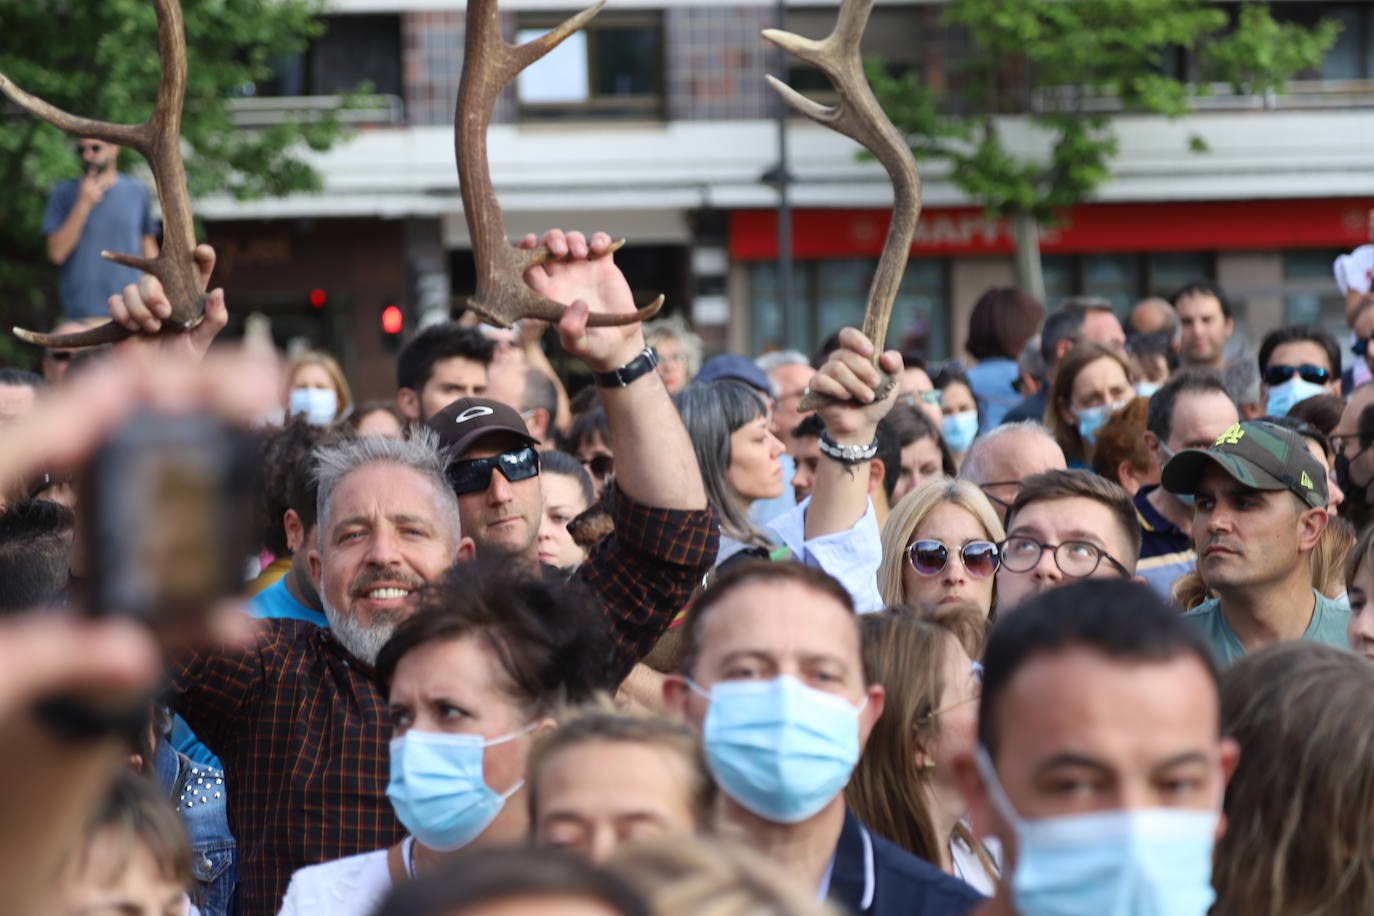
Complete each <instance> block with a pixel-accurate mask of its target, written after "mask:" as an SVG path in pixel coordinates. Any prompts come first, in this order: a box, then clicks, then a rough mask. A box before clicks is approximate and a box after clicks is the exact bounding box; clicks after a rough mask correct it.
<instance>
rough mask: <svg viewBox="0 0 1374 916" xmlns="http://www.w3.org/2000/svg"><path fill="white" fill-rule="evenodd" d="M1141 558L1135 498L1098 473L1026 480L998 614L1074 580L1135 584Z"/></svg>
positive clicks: (1005, 555) (1016, 507) (1011, 529)
mask: <svg viewBox="0 0 1374 916" xmlns="http://www.w3.org/2000/svg"><path fill="white" fill-rule="evenodd" d="M1139 555H1140V525H1139V523H1138V522H1137V521H1136V517H1135V507H1134V506H1133V505H1131V498H1130V497H1129V496H1127V495H1126V491H1125V490H1123V489H1121V487H1120V486H1119V485H1118V484H1115V483H1113V482H1112V481H1110V480H1107V479H1106V478H1104V477H1098V476H1097V475H1096V474H1094V473H1092V472H1091V471H1045V472H1044V473H1041V474H1034V475H1032V476H1030V477H1027V478H1026V479H1025V480H1024V481H1022V483H1021V492H1020V493H1019V494H1018V495H1017V497H1016V502H1014V503H1012V506H1011V508H1010V509H1009V510H1008V511H1007V539H1006V540H1005V541H1003V542H1002V565H1001V566H1000V567H999V568H998V570H997V610H998V613H1005V612H1006V611H1011V610H1015V609H1016V607H1017V606H1018V605H1020V604H1021V603H1022V602H1023V601H1025V600H1026V599H1028V598H1031V597H1032V596H1034V595H1038V594H1039V593H1041V592H1045V591H1049V590H1050V589H1052V588H1058V587H1059V586H1061V585H1067V584H1069V583H1070V582H1072V581H1074V580H1075V579H1087V578H1094V579H1104V578H1105V579H1129V578H1131V577H1132V576H1133V575H1135V565H1136V560H1137V558H1138V557H1139Z"/></svg>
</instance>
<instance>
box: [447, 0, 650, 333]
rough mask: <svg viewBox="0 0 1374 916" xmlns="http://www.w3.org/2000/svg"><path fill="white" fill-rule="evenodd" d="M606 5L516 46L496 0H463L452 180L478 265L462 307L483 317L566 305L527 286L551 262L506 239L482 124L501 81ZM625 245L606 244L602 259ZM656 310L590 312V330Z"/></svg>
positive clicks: (600, 1)
mask: <svg viewBox="0 0 1374 916" xmlns="http://www.w3.org/2000/svg"><path fill="white" fill-rule="evenodd" d="M605 5H606V0H597V3H596V4H595V5H594V6H591V7H589V8H587V9H585V10H583V11H582V12H580V13H578V14H577V15H575V16H572V17H570V18H568V19H567V20H565V21H564V22H562V23H561V24H559V25H558V26H557V27H556V28H554V29H552V30H550V31H549V32H547V33H545V34H544V35H541V36H540V37H538V38H536V39H534V40H532V41H528V42H526V43H525V44H522V45H518V46H517V45H512V44H510V43H508V42H507V41H506V40H505V39H504V38H502V37H501V19H500V14H499V12H498V11H497V8H496V0H469V2H468V8H467V23H466V29H467V31H466V34H465V36H464V41H463V76H462V80H461V81H460V82H459V84H458V107H457V111H456V112H455V114H454V125H453V126H454V145H455V147H456V152H457V155H458V183H459V190H460V191H461V192H462V195H463V216H464V218H465V219H466V220H467V224H468V235H469V236H470V237H471V239H472V254H473V258H474V260H475V261H476V262H477V292H476V294H474V295H473V297H472V298H471V299H469V300H468V307H469V308H471V309H472V310H473V311H474V312H476V313H477V314H479V315H481V316H482V317H483V318H484V319H485V320H487V321H489V322H491V323H492V324H496V325H499V326H501V327H510V326H511V325H512V324H514V323H515V322H516V321H518V320H519V319H521V318H537V319H540V320H542V321H550V322H557V321H558V320H559V318H560V317H561V316H562V315H563V312H564V309H565V307H566V306H567V305H568V303H559V302H555V301H553V300H552V299H549V298H547V297H545V296H544V295H542V294H540V293H538V292H536V291H535V290H533V289H531V288H530V286H529V284H528V283H526V282H525V280H524V276H525V273H526V271H528V270H529V269H530V268H532V267H536V266H538V265H540V264H543V263H544V262H545V261H548V260H549V259H550V258H552V257H554V256H553V255H552V254H550V252H549V250H548V248H547V247H546V246H544V245H537V246H535V247H533V248H527V247H523V246H521V247H516V246H513V245H511V244H510V243H509V242H508V241H507V239H506V224H505V219H504V217H503V216H502V214H501V204H500V202H499V201H498V200H497V199H496V191H495V190H494V189H493V188H492V184H491V169H490V167H489V165H488V163H487V125H488V123H490V121H491V113H492V109H493V108H494V107H495V105H496V98H497V96H499V95H500V94H501V90H502V89H504V88H505V86H506V84H507V83H509V82H510V81H511V80H513V79H515V77H516V76H517V75H518V74H519V73H520V71H521V70H524V69H525V68H526V67H528V66H529V65H530V64H532V63H534V62H535V61H537V60H539V58H541V57H543V56H544V55H545V54H547V53H549V52H550V51H552V50H553V49H554V48H555V47H557V46H558V45H559V43H561V42H562V41H563V40H564V39H565V38H567V37H568V36H569V35H571V34H572V33H573V32H576V31H577V30H578V29H580V28H582V26H584V25H586V24H587V23H588V22H589V21H591V18H592V17H593V16H595V15H596V14H597V13H598V12H600V11H601V8H602V7H603V6H605ZM623 244H625V240H624V239H621V240H619V241H617V242H614V243H612V244H611V246H610V247H609V249H608V250H607V251H606V252H605V254H610V253H611V252H613V251H615V250H616V249H618V248H619V247H620V246H621V245H623ZM662 305H663V297H662V296H659V297H658V298H657V299H655V300H654V301H653V302H651V303H650V304H649V305H647V306H645V307H644V308H642V309H639V310H638V311H635V312H632V313H628V314H615V315H611V314H606V313H604V312H593V313H592V314H591V315H589V316H588V319H587V324H588V325H589V326H607V325H623V324H634V323H637V322H641V321H645V320H647V319H649V318H652V317H653V316H654V314H655V313H657V312H658V310H659V308H660V307H661V306H662Z"/></svg>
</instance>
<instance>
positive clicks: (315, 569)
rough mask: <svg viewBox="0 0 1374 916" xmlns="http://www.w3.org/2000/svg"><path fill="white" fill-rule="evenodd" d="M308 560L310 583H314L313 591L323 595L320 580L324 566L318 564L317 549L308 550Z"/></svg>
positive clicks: (318, 554)
mask: <svg viewBox="0 0 1374 916" xmlns="http://www.w3.org/2000/svg"><path fill="white" fill-rule="evenodd" d="M308 559H309V561H310V581H311V582H314V583H315V591H317V592H319V593H320V594H321V595H323V594H324V585H323V584H322V581H321V580H322V577H323V575H324V564H323V563H321V562H320V551H319V548H318V547H311V548H310V556H309V557H308Z"/></svg>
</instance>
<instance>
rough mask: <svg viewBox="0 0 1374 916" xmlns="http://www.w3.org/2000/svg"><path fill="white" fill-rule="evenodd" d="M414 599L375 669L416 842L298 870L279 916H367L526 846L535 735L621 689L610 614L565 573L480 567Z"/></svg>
mask: <svg viewBox="0 0 1374 916" xmlns="http://www.w3.org/2000/svg"><path fill="white" fill-rule="evenodd" d="M419 594H420V596H421V597H420V601H419V606H418V607H417V608H416V610H415V613H414V614H413V615H412V616H410V617H409V618H407V619H406V620H405V621H404V622H403V623H402V624H401V625H400V626H399V627H398V628H397V629H396V632H395V634H394V635H393V636H392V637H391V639H390V640H389V641H388V642H387V644H386V645H385V646H384V647H383V648H382V651H381V653H380V654H379V655H378V657H377V664H376V666H375V674H376V678H377V680H378V682H379V683H381V684H382V686H383V688H384V689H385V690H386V691H387V695H388V697H389V704H390V705H389V709H388V716H389V718H390V719H391V726H392V731H393V734H394V737H393V739H392V742H391V768H390V769H391V775H390V782H389V783H388V785H387V790H386V792H387V797H388V798H389V799H390V800H391V805H392V808H393V809H394V810H395V812H396V816H397V817H398V818H399V819H400V821H401V824H402V825H403V826H404V827H405V828H406V829H407V830H408V831H409V834H410V835H409V836H407V837H406V838H405V839H404V840H402V841H401V842H400V843H398V844H397V845H395V846H392V847H391V848H389V849H378V850H375V851H373V852H366V853H362V854H361V855H356V856H349V857H348V858H344V859H336V860H334V861H332V862H325V863H323V864H320V865H312V866H309V867H307V868H303V869H301V870H300V871H298V872H296V874H295V875H294V876H292V878H291V885H290V887H289V888H287V891H286V897H285V899H284V900H283V901H282V909H281V913H282V914H319V916H326V914H327V916H363V914H365V913H370V912H371V911H372V908H373V906H375V905H376V903H377V902H378V900H380V899H381V898H382V896H383V895H384V894H385V893H386V892H387V891H388V890H389V889H390V888H391V886H392V885H393V884H396V883H398V882H401V881H403V880H406V879H407V878H413V877H415V876H416V875H417V874H420V873H424V872H430V871H436V870H440V869H442V868H444V867H446V865H447V864H451V862H452V860H453V859H454V858H455V856H457V855H461V854H463V853H464V852H465V851H467V850H471V849H479V848H486V847H491V846H503V845H505V846H509V845H514V844H519V843H523V842H524V841H525V838H526V836H527V834H528V832H529V814H528V810H527V808H526V805H525V799H524V774H525V766H526V758H527V756H528V754H529V748H530V745H531V743H532V741H533V740H534V737H535V735H536V734H537V733H539V732H541V731H544V730H547V729H549V728H551V727H553V725H554V724H555V723H554V720H553V718H552V717H553V714H554V712H555V710H556V709H558V708H559V707H560V706H561V705H562V704H564V703H569V702H571V703H578V702H584V701H586V700H588V699H589V698H590V697H591V696H592V695H593V694H594V693H595V692H596V691H598V690H607V689H610V688H611V687H612V686H613V685H612V683H611V681H612V677H611V673H610V670H609V661H610V657H611V644H610V638H609V635H608V634H607V632H606V630H605V626H604V623H603V622H602V620H603V618H602V616H601V615H600V614H599V613H598V612H597V611H596V609H595V608H594V607H593V605H592V603H591V602H590V599H589V598H587V597H586V596H585V595H584V594H583V593H582V591H581V590H580V589H578V588H576V587H575V586H573V585H572V584H570V583H567V582H565V581H563V579H562V577H561V576H551V577H549V578H547V579H546V578H544V577H538V576H526V575H521V574H518V573H512V572H511V571H510V570H509V564H506V563H503V562H501V558H499V557H498V558H483V559H478V560H476V561H473V562H471V563H465V564H459V565H458V566H455V567H453V568H452V569H450V570H449V571H448V572H447V573H446V574H445V575H444V577H443V579H441V580H440V581H439V582H437V583H433V584H431V585H428V586H426V587H425V588H424V589H423V590H421V592H420V593H419Z"/></svg>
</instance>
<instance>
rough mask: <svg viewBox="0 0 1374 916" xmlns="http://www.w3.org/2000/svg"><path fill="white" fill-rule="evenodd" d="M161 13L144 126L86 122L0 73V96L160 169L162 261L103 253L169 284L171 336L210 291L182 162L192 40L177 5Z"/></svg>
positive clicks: (87, 336) (43, 340)
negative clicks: (153, 89)
mask: <svg viewBox="0 0 1374 916" xmlns="http://www.w3.org/2000/svg"><path fill="white" fill-rule="evenodd" d="M153 6H154V7H155V8H156V9H157V46H158V57H159V60H160V61H161V64H162V78H161V81H160V82H159V84H158V89H157V103H156V104H155V105H154V106H153V112H152V114H150V115H148V119H147V120H146V121H144V122H143V123H142V124H136V125H135V124H112V123H110V122H108V121H96V120H93V119H91V118H81V117H77V116H76V115H73V114H69V113H67V112H65V111H62V110H61V109H60V108H55V107H54V106H52V105H49V104H48V103H47V102H45V101H43V100H42V99H40V98H37V97H35V96H32V95H29V94H28V93H27V92H25V91H24V90H22V89H20V88H19V87H18V86H16V85H14V83H12V82H10V81H9V80H8V79H6V78H5V76H4V74H0V92H4V93H5V95H7V96H9V97H10V99H11V100H12V101H13V102H14V103H15V104H16V105H18V106H19V107H20V108H23V109H24V110H25V111H27V112H29V113H30V114H33V115H36V116H37V117H40V118H42V119H43V120H44V121H47V122H48V123H49V124H51V125H53V126H54V127H57V128H59V129H61V130H64V131H66V132H67V133H69V134H73V135H75V136H78V137H97V138H99V139H101V140H104V141H106V142H108V143H115V144H118V145H120V146H128V147H131V148H132V149H135V150H138V152H140V153H142V154H143V158H145V159H147V160H148V164H149V165H151V166H152V169H153V179H154V180H155V181H156V182H157V196H158V200H159V201H161V203H162V221H163V242H162V250H161V252H160V253H159V254H158V256H157V257H156V258H153V259H151V260H149V259H147V258H141V257H136V256H134V255H131V254H123V253H119V252H113V251H102V252H101V253H100V254H101V255H102V256H103V257H105V258H108V259H109V260H111V261H114V262H115V263H117V264H124V265H127V266H129V267H134V268H137V269H138V270H142V271H144V272H145V273H150V274H152V275H153V276H155V277H157V278H158V279H159V280H161V281H162V287H163V289H164V290H166V292H167V299H168V301H169V302H171V304H172V314H171V316H170V317H169V318H168V319H167V320H166V321H164V322H163V324H162V327H163V329H164V331H167V332H179V331H187V330H190V329H191V328H193V327H195V326H196V325H197V324H199V323H200V321H201V319H202V318H204V317H205V293H204V292H203V291H202V290H201V283H200V274H199V272H198V270H197V268H196V263H195V259H194V258H193V256H192V251H193V250H194V249H195V247H196V236H195V226H194V224H193V223H192V220H191V194H190V192H189V191H188V190H187V188H186V168H185V166H184V165H183V164H182V161H181V105H182V98H183V96H184V95H185V92H186V35H185V30H184V27H183V25H182V17H181V4H180V3H179V2H178V0H153ZM14 333H15V336H17V337H19V338H20V339H21V340H26V341H28V342H29V343H33V344H38V345H40V346H45V347H91V346H95V345H97V344H103V343H113V342H114V341H117V340H123V339H124V338H126V337H129V336H131V335H132V334H133V333H134V332H133V331H130V330H129V329H128V328H125V327H124V326H123V325H120V324H116V323H115V322H113V321H111V322H108V323H106V324H102V325H100V326H99V327H95V328H91V329H90V330H88V331H81V332H79V333H76V334H62V335H60V336H56V337H54V336H51V335H48V334H37V333H34V332H33V331H26V330H24V329H22V328H15V329H14Z"/></svg>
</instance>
